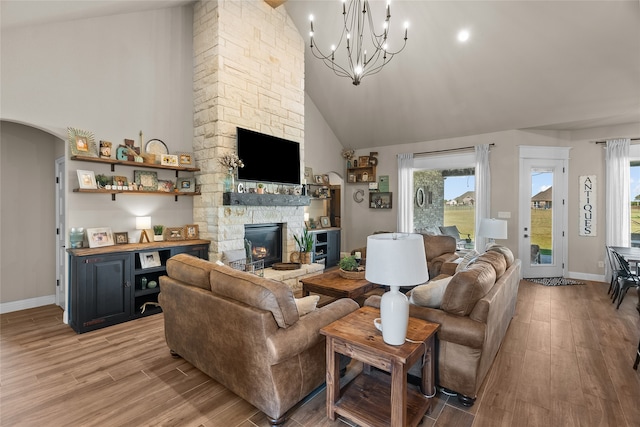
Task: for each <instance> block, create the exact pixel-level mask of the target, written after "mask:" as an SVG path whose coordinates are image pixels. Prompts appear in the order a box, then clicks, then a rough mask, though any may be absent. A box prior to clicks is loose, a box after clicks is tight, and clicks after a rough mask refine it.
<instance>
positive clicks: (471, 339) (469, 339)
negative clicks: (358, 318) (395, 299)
mask: <svg viewBox="0 0 640 427" xmlns="http://www.w3.org/2000/svg"><path fill="white" fill-rule="evenodd" d="M380 299H381V297H379V296H372V297H370V298H368V299H367V300H366V301H365V303H364V304H365V305H367V306H370V307H378V308H380ZM409 316H411V317H415V318H418V319H422V320H426V321H427V322H433V323H438V324H439V325H440V329H438V332H437V336H438V339H440V340H442V341H447V342H451V343H455V344H460V345H464V346H467V347H471V348H477V349H481V348H482V345H483V344H484V338H485V329H486V324H484V323H480V322H476V321H475V320H472V319H471V318H469V317H468V316H456V315H454V314H449V313H447V312H445V311H442V310H440V309H437V308H429V307H421V306H418V305H415V304H409Z"/></svg>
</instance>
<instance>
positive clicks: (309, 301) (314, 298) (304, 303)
mask: <svg viewBox="0 0 640 427" xmlns="http://www.w3.org/2000/svg"><path fill="white" fill-rule="evenodd" d="M318 301H320V295H309V296H306V297H302V298H296V308H297V309H298V316H300V317H302V316H304V315H305V314H309V313H311V312H312V311H313V310H315V309H316V306H317V305H318Z"/></svg>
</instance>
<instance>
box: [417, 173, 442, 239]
mask: <svg viewBox="0 0 640 427" xmlns="http://www.w3.org/2000/svg"><path fill="white" fill-rule="evenodd" d="M420 187H422V189H423V190H424V193H425V198H426V199H427V200H425V203H424V206H423V207H419V206H418V205H417V204H416V191H417V190H418V188H420ZM429 192H431V193H432V199H431V201H432V203H431V204H429V203H428V202H429V201H428V197H429V196H428V194H429ZM443 224H444V178H443V177H442V171H439V170H423V171H417V172H414V174H413V227H414V228H415V229H416V230H423V229H427V228H430V227H433V226H440V225H443Z"/></svg>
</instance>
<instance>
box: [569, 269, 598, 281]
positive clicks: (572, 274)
mask: <svg viewBox="0 0 640 427" xmlns="http://www.w3.org/2000/svg"><path fill="white" fill-rule="evenodd" d="M565 277H567V278H569V279H576V280H591V281H593V282H605V283H607V281H606V280H605V279H604V274H603V275H600V274H588V273H577V272H575V271H568V272H567V274H565Z"/></svg>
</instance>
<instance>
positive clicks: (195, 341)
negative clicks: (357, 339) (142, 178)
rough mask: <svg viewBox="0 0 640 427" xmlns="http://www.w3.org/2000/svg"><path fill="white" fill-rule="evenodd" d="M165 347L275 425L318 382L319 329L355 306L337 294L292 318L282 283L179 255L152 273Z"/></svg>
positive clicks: (321, 374)
mask: <svg viewBox="0 0 640 427" xmlns="http://www.w3.org/2000/svg"><path fill="white" fill-rule="evenodd" d="M160 289H161V291H160V295H159V302H160V305H161V306H162V310H163V312H164V327H165V337H166V341H167V345H168V347H169V349H170V350H171V351H172V352H173V353H174V354H177V355H179V356H181V357H183V358H184V359H185V360H187V361H188V362H190V363H191V364H193V365H194V366H195V367H196V368H198V369H200V370H201V371H202V372H204V373H206V374H207V375H209V376H210V377H211V378H213V379H214V380H216V381H217V382H219V383H220V384H222V385H223V386H225V387H226V388H227V389H229V390H231V391H232V392H234V393H236V394H237V395H238V396H240V397H241V398H243V399H245V400H246V401H247V402H249V403H251V404H252V405H254V406H255V407H256V408H258V409H259V410H261V411H262V412H264V413H265V415H266V416H267V417H268V418H269V421H270V423H271V425H281V424H283V423H284V421H285V417H286V413H287V411H288V410H289V409H291V408H292V407H294V406H295V405H296V404H297V403H298V402H300V401H301V400H302V399H303V398H304V397H305V396H307V395H308V394H309V393H311V392H312V391H313V390H314V389H316V388H317V387H319V386H320V385H322V383H323V382H324V381H325V379H326V377H325V372H326V371H325V369H326V366H325V357H326V355H325V338H324V336H323V335H321V334H320V333H319V330H320V328H322V327H324V326H326V325H328V324H330V323H332V322H333V321H335V320H337V319H339V318H341V317H344V316H345V315H347V314H348V313H350V312H352V311H354V310H356V309H358V304H357V303H356V302H354V301H353V300H350V299H340V300H337V301H334V302H332V303H331V304H328V305H326V306H324V307H321V308H318V309H316V310H313V311H311V312H310V313H308V314H306V315H304V316H302V317H300V315H299V314H298V310H297V307H296V302H295V299H294V296H293V293H292V290H291V289H290V288H289V286H287V285H286V284H284V283H282V282H278V281H274V280H269V279H265V278H262V277H258V276H256V275H253V274H251V273H246V272H242V271H237V270H234V269H232V268H230V267H228V266H225V265H217V264H214V263H212V262H208V261H205V260H202V259H199V258H195V257H193V256H190V255H186V254H180V255H176V256H174V257H172V258H170V259H169V260H168V261H167V276H162V277H161V278H160Z"/></svg>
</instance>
